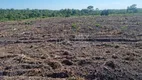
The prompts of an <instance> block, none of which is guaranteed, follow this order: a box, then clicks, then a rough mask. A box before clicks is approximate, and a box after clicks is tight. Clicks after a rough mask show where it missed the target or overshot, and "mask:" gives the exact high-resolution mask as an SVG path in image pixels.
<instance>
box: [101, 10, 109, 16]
mask: <svg viewBox="0 0 142 80" xmlns="http://www.w3.org/2000/svg"><path fill="white" fill-rule="evenodd" d="M108 15H109V10H103V11H102V12H101V16H108Z"/></svg>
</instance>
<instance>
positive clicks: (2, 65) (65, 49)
mask: <svg viewBox="0 0 142 80" xmlns="http://www.w3.org/2000/svg"><path fill="white" fill-rule="evenodd" d="M27 23H28V24H27ZM1 79H2V80H142V16H109V17H105V16H104V17H77V18H75V17H74V18H50V19H41V20H32V21H18V22H16V21H15V22H1V23H0V80H1Z"/></svg>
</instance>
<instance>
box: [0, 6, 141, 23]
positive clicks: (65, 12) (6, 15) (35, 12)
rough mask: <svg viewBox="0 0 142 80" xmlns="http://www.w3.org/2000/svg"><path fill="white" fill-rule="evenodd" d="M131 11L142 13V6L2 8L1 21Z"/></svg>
mask: <svg viewBox="0 0 142 80" xmlns="http://www.w3.org/2000/svg"><path fill="white" fill-rule="evenodd" d="M129 13H142V9H141V8H137V5H136V4H133V5H131V6H129V7H127V9H106V10H99V9H98V8H96V9H94V7H93V6H88V7H87V8H86V9H82V10H77V9H61V10H39V9H32V10H31V9H22V10H18V9H0V21H6V20H22V19H30V18H46V17H70V16H88V15H101V16H108V15H109V14H129Z"/></svg>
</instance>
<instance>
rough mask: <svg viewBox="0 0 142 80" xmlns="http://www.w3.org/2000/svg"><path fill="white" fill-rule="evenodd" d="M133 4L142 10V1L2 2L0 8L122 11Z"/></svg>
mask: <svg viewBox="0 0 142 80" xmlns="http://www.w3.org/2000/svg"><path fill="white" fill-rule="evenodd" d="M132 4H137V7H139V8H142V0H0V8H4V9H5V8H14V9H26V8H30V9H52V10H59V9H65V8H70V9H84V8H86V7H87V6H89V5H92V6H94V8H99V9H122V8H127V6H130V5H132Z"/></svg>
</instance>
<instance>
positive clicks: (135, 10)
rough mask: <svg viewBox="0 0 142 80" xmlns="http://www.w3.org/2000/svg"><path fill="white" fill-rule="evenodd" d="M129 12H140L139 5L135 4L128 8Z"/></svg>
mask: <svg viewBox="0 0 142 80" xmlns="http://www.w3.org/2000/svg"><path fill="white" fill-rule="evenodd" d="M127 12H128V13H137V12H138V9H137V5H136V4H133V5H131V6H128V7H127Z"/></svg>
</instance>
